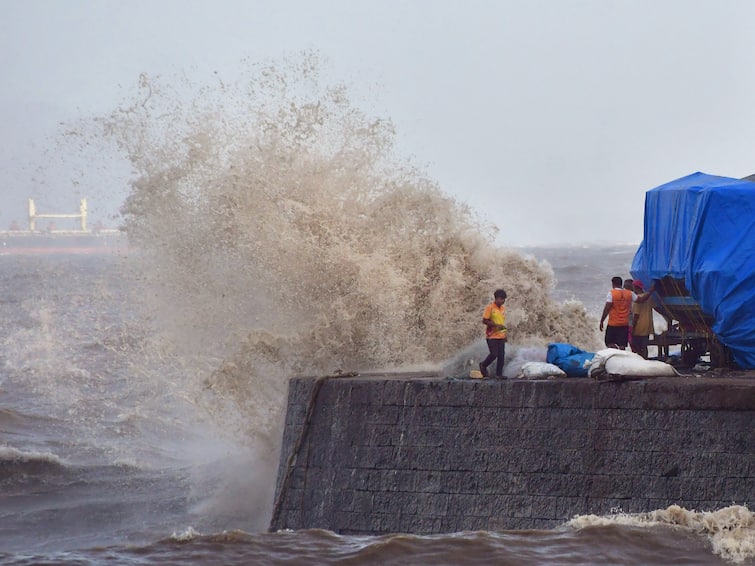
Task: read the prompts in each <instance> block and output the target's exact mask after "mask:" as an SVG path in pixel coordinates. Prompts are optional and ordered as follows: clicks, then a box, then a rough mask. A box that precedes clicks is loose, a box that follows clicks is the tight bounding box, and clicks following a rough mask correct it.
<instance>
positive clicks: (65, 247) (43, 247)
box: [0, 198, 127, 255]
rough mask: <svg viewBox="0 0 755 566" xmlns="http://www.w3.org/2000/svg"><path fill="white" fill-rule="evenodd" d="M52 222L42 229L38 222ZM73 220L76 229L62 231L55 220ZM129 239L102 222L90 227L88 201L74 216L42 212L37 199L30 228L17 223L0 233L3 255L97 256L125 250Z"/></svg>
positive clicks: (80, 203) (31, 213)
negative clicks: (88, 223) (42, 220)
mask: <svg viewBox="0 0 755 566" xmlns="http://www.w3.org/2000/svg"><path fill="white" fill-rule="evenodd" d="M40 219H45V220H50V221H49V222H48V223H47V224H46V225H45V227H44V228H43V229H40V226H39V223H38V220H40ZM56 220H65V221H66V222H69V221H71V220H73V221H75V222H76V226H75V227H73V228H58V227H57V225H56V223H55V221H56ZM126 244H127V240H126V236H125V234H124V233H123V232H122V231H121V230H117V229H113V228H106V227H105V226H103V224H102V222H97V223H95V225H94V226H93V227H91V228H90V227H89V226H88V225H87V200H86V199H85V198H82V199H81V200H80V202H79V210H78V212H75V213H72V214H59V213H39V212H37V207H36V205H35V203H34V199H31V198H30V199H29V215H28V226H27V228H22V227H21V225H20V224H18V222H16V221H13V223H11V226H10V229H8V230H3V231H0V255H12V254H13V255H16V254H97V253H115V252H119V251H125V249H126Z"/></svg>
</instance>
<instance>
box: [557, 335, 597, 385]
mask: <svg viewBox="0 0 755 566" xmlns="http://www.w3.org/2000/svg"><path fill="white" fill-rule="evenodd" d="M593 357H595V354H594V353H592V352H585V351H584V350H580V349H579V348H577V347H576V346H572V345H571V344H564V343H561V342H552V343H550V344H548V352H547V354H546V361H547V362H548V363H549V364H553V365H555V366H558V367H560V368H561V369H562V370H564V371H565V372H566V375H568V376H569V377H587V370H588V368H589V366H590V362H591V361H592V359H593Z"/></svg>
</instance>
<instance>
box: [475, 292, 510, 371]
mask: <svg viewBox="0 0 755 566" xmlns="http://www.w3.org/2000/svg"><path fill="white" fill-rule="evenodd" d="M493 299H494V300H493V302H492V303H490V304H489V305H488V306H487V307H485V312H483V313H482V323H483V324H484V325H485V340H486V341H487V343H488V350H489V351H490V353H489V354H488V357H487V358H485V359H484V360H482V362H480V373H482V376H483V377H488V366H489V365H490V364H491V363H492V362H493V360H496V364H495V376H496V377H503V358H504V355H505V353H506V307H504V306H503V303H504V302H505V301H506V291H504V290H503V289H496V291H495V292H494V293H493Z"/></svg>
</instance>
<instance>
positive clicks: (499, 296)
mask: <svg viewBox="0 0 755 566" xmlns="http://www.w3.org/2000/svg"><path fill="white" fill-rule="evenodd" d="M493 298H494V299H495V304H496V305H498V306H499V307H500V306H501V305H502V304H503V302H504V301H505V300H506V291H504V290H503V289H496V290H495V291H494V292H493Z"/></svg>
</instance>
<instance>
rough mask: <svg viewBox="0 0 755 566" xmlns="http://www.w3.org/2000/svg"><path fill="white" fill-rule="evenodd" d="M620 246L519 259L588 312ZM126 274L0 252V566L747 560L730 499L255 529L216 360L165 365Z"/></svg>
mask: <svg viewBox="0 0 755 566" xmlns="http://www.w3.org/2000/svg"><path fill="white" fill-rule="evenodd" d="M634 251H635V247H634V246H604V247H596V246H593V247H563V248H539V249H529V250H524V251H523V252H526V253H530V254H534V255H535V256H536V257H538V258H539V259H546V260H548V261H549V262H550V264H551V265H552V267H553V270H554V273H555V277H556V280H557V284H556V287H555V289H554V290H553V297H554V299H556V300H557V301H563V300H569V299H576V300H579V301H581V302H583V303H584V305H585V307H586V309H587V310H588V312H589V313H590V314H592V315H593V316H597V314H598V312H599V309H600V308H601V306H602V304H603V299H604V296H605V292H606V290H607V289H608V287H609V285H610V277H611V276H612V275H621V276H628V269H629V265H630V263H631V259H632V257H633V254H634ZM138 278H139V274H138V272H135V271H134V270H132V269H131V268H130V266H129V259H128V257H124V256H122V255H28V256H27V255H0V282H1V284H0V289H2V291H0V314H1V315H2V325H0V345H1V346H2V349H0V563H2V564H104V563H107V564H134V565H136V564H270V565H273V564H280V565H283V564H285V565H294V564H296V565H298V564H307V565H315V564H341V565H366V564H412V565H420V564H427V565H441V564H449V565H450V564H453V565H472V564H480V565H482V564H485V565H489V564H499V565H505V564H511V565H528V564H531V565H535V564H595V565H604V564H624V565H637V564H648V565H650V564H658V565H666V564H732V563H742V564H755V558H754V557H755V534H754V533H755V519H753V515H752V513H750V512H749V511H748V510H747V509H746V508H742V507H733V508H730V509H722V510H716V509H709V510H691V509H690V510H685V509H680V508H677V509H666V510H654V509H648V510H646V511H647V512H648V513H647V514H645V515H644V516H642V517H640V516H628V515H623V514H621V512H620V510H617V513H616V514H615V515H611V516H604V517H564V523H563V525H562V526H560V527H558V528H556V529H553V530H547V531H503V532H496V531H480V532H460V533H448V534H444V535H434V536H415V535H412V534H407V533H395V534H391V535H385V536H379V537H375V536H340V535H338V534H334V533H331V532H327V531H322V530H306V531H297V532H272V533H271V532H267V521H268V519H269V513H270V509H271V507H272V497H273V489H274V484H273V482H274V480H273V478H274V473H270V469H269V468H270V463H269V461H267V462H263V461H262V460H264V458H263V457H262V456H259V454H260V453H261V452H260V450H259V448H254V447H253V446H252V444H253V443H250V444H246V443H244V442H243V441H239V439H238V434H228V433H229V430H228V427H229V426H230V425H229V424H228V421H227V420H224V419H222V418H217V419H216V418H214V417H213V412H212V411H208V410H207V405H206V404H205V403H203V401H202V395H203V385H202V383H203V382H202V380H201V375H202V374H203V373H208V374H209V373H211V372H212V371H214V370H213V366H214V367H217V366H218V365H219V364H221V363H222V360H221V358H222V356H218V359H217V360H207V361H206V366H203V367H197V366H196V364H195V363H194V362H192V363H191V364H185V363H181V360H182V359H186V358H182V356H184V352H182V351H180V349H177V348H175V347H174V346H173V345H172V343H171V341H170V340H169V339H168V337H166V336H165V334H164V328H163V327H161V326H160V325H157V324H154V322H155V321H153V320H151V319H150V316H149V313H145V312H144V310H143V309H142V308H140V306H139V305H137V304H136V302H139V301H140V300H141V299H144V297H143V296H142V297H139V296H135V294H134V293H133V283H134V281H135V280H136V279H138ZM139 293H142V294H143V293H144V291H143V290H140V291H139ZM197 376H200V379H197ZM251 395H252V402H254V403H260V404H264V403H265V402H266V400H265V398H264V397H260V398H256V397H254V392H252V393H251ZM276 422H277V421H276ZM281 433H282V431H281V430H280V429H277V430H275V434H273V435H272V440H271V441H270V442H271V444H273V445H274V444H275V442H276V434H277V435H280V434H281ZM278 438H279V437H278ZM268 454H273V455H275V454H276V452H275V447H274V446H273V447H272V448H270V451H269V452H268ZM268 459H269V458H268ZM260 468H264V470H265V473H261V472H260V470H259V469H260ZM273 469H274V465H273ZM689 499H695V498H694V497H689Z"/></svg>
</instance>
